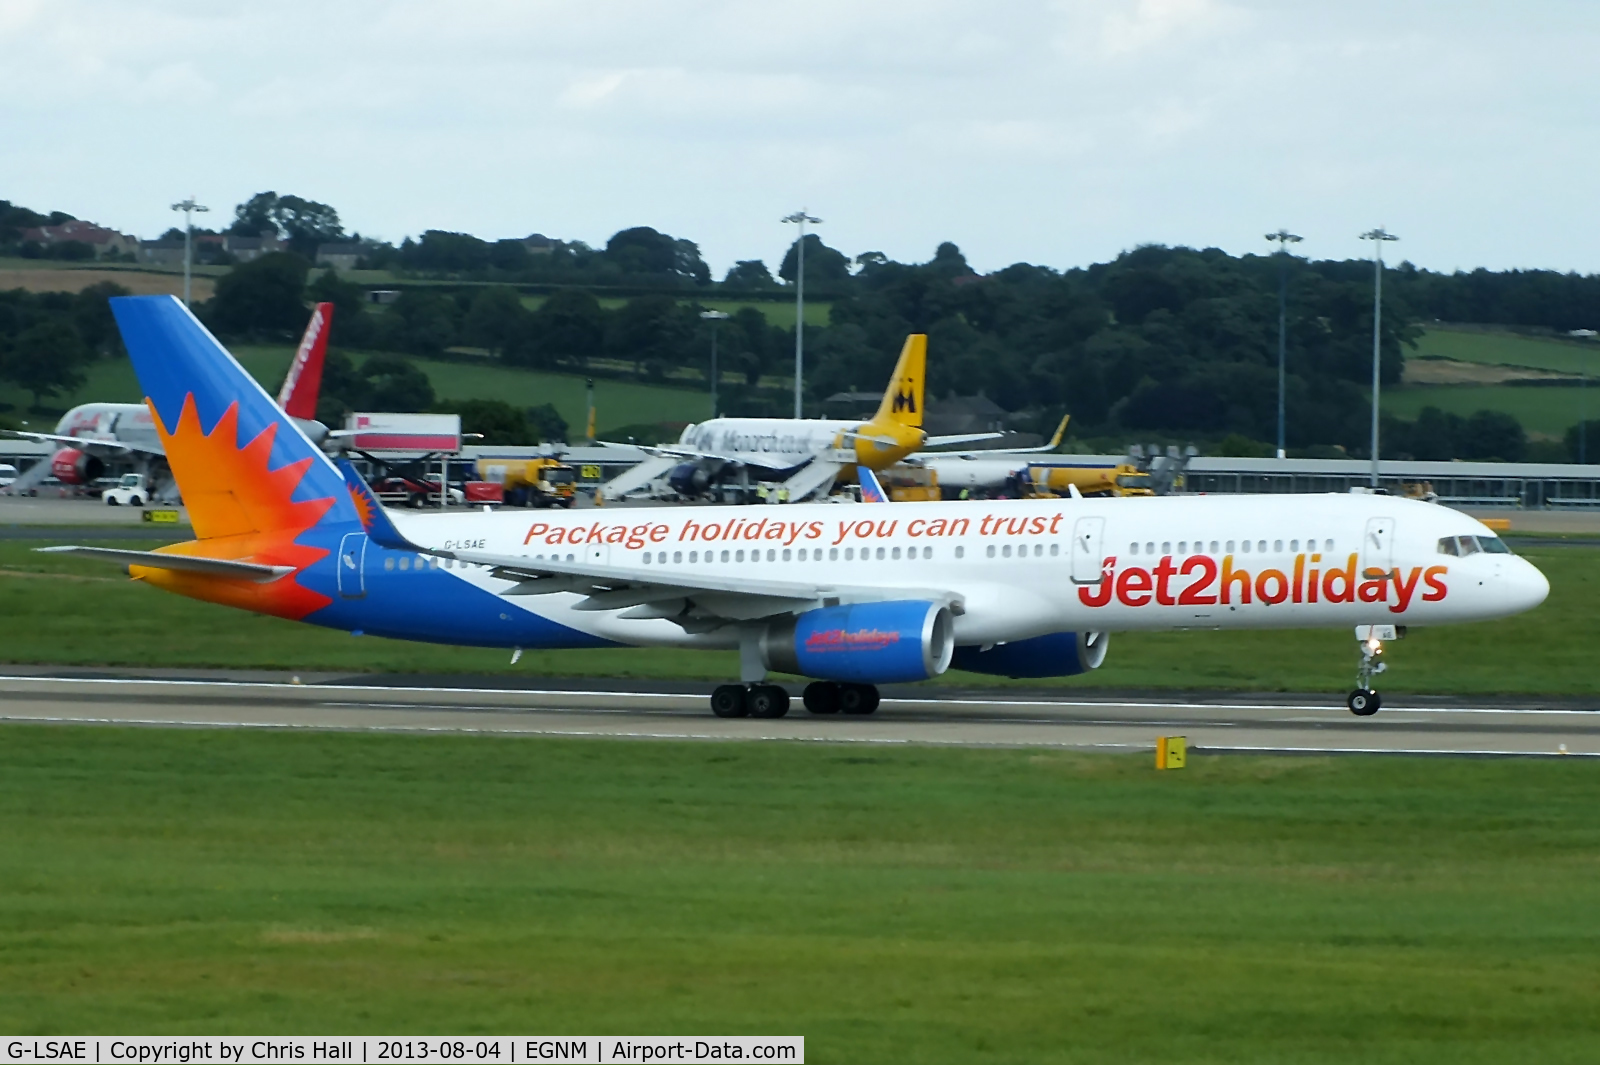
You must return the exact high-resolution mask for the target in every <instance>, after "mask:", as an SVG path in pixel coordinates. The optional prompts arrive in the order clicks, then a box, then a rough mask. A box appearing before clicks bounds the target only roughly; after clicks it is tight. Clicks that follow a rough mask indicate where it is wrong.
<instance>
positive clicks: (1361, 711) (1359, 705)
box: [1345, 625, 1405, 717]
mask: <svg viewBox="0 0 1600 1065" xmlns="http://www.w3.org/2000/svg"><path fill="white" fill-rule="evenodd" d="M1404 635H1405V629H1403V628H1400V627H1398V626H1395V625H1357V626H1356V639H1357V640H1359V641H1360V647H1361V664H1360V665H1359V666H1357V667H1356V689H1355V691H1353V692H1351V693H1350V694H1349V696H1347V697H1346V698H1345V705H1346V706H1348V707H1349V708H1350V712H1351V713H1352V714H1354V715H1356V716H1357V717H1371V716H1372V715H1373V714H1376V713H1377V712H1378V710H1379V709H1380V708H1381V707H1382V706H1383V698H1382V696H1380V695H1379V694H1378V693H1377V692H1375V691H1373V690H1372V678H1373V677H1376V676H1377V675H1378V674H1379V673H1382V672H1383V671H1384V670H1386V669H1388V668H1389V666H1388V664H1387V663H1386V662H1384V661H1383V641H1385V640H1398V639H1399V638H1400V637H1402V636H1404Z"/></svg>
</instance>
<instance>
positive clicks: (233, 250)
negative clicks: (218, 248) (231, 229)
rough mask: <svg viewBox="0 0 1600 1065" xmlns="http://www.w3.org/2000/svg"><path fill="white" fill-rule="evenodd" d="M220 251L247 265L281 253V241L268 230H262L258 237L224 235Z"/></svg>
mask: <svg viewBox="0 0 1600 1065" xmlns="http://www.w3.org/2000/svg"><path fill="white" fill-rule="evenodd" d="M222 250H223V251H225V252H227V253H228V254H229V255H231V256H233V257H234V258H235V259H237V260H239V261H240V262H242V263H247V262H250V261H251V260H252V259H259V258H261V257H262V256H263V255H271V254H272V253H273V252H275V251H282V250H283V241H281V240H279V239H278V234H276V233H274V232H273V231H272V230H270V229H263V230H262V231H261V235H260V236H259V237H240V236H235V235H234V234H232V233H226V234H223V237H222Z"/></svg>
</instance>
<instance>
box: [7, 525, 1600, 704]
mask: <svg viewBox="0 0 1600 1065" xmlns="http://www.w3.org/2000/svg"><path fill="white" fill-rule="evenodd" d="M83 536H84V537H86V538H87V537H92V536H93V533H92V531H91V530H88V529H85V530H84V532H83ZM47 542H49V541H31V542H30V541H16V540H13V541H0V617H4V618H6V619H7V622H8V623H7V625H6V638H5V640H4V641H3V642H0V661H7V662H13V663H28V664H37V663H52V664H60V665H75V666H87V665H108V666H110V665H115V666H167V667H179V666H215V667H233V668H241V669H300V670H330V671H349V672H392V673H440V674H443V673H467V674H486V673H498V674H508V675H515V676H526V677H530V678H531V677H537V676H554V677H623V678H660V679H672V680H724V679H727V678H728V677H731V676H735V675H736V674H737V672H738V667H737V661H736V656H735V655H734V654H733V653H732V652H726V653H724V652H695V653H683V652H679V651H672V650H664V649H648V648H647V649H637V648H633V649H610V650H608V649H593V650H570V651H536V650H535V651H526V652H524V654H523V656H522V661H521V662H520V663H519V664H518V665H516V666H514V667H513V666H512V665H510V662H509V659H510V655H509V653H508V652H506V651H501V650H492V649H484V648H469V647H445V646H440V645H435V644H425V643H408V642H403V641H398V640H385V639H381V638H378V637H371V636H363V637H360V638H356V637H352V636H349V635H346V634H344V633H341V632H331V631H329V630H327V629H321V628H317V627H315V626H312V625H305V624H300V623H296V622H290V621H283V620H280V619H278V618H268V617H261V616H258V615H254V614H247V613H244V612H241V611H235V610H229V609H227V608H224V607H220V606H216V605H213V604H210V603H201V602H196V601H194V600H190V599H183V598H180V597H178V596H174V595H170V594H167V593H165V592H161V591H157V590H156V589H153V588H147V587H143V586H141V585H140V584H138V583H137V582H134V581H130V580H128V579H127V578H125V577H122V576H121V575H119V574H118V572H117V570H116V569H115V567H113V566H110V565H108V564H106V563H98V562H94V561H91V560H87V559H77V558H71V557H62V556H52V555H41V554H38V553H36V552H34V551H33V550H31V548H33V547H36V546H44V545H45V544H46V543H47ZM55 542H69V541H65V540H63V541H55ZM70 542H90V541H88V540H76V539H75V540H72V541H70ZM157 542H158V541H151V542H150V543H149V544H141V543H139V542H138V541H126V540H119V541H117V542H116V544H115V545H114V546H118V547H126V548H131V549H134V550H140V549H147V548H148V547H150V546H155V544H156V543H157ZM1523 553H1524V554H1525V555H1526V557H1528V558H1529V559H1530V560H1532V561H1533V562H1534V563H1535V564H1536V565H1537V566H1539V567H1540V568H1541V569H1542V570H1543V571H1544V572H1545V574H1546V576H1548V577H1549V578H1550V584H1551V591H1550V598H1549V600H1548V601H1546V602H1545V603H1544V605H1543V606H1540V607H1539V608H1537V609H1536V610H1533V611H1531V612H1529V613H1526V614H1522V615H1519V616H1517V617H1514V618H1509V619H1507V620H1504V621H1495V622H1483V623H1480V624H1475V625H1457V626H1450V627H1447V628H1437V629H1413V630H1412V631H1411V633H1410V635H1409V636H1408V637H1407V638H1406V639H1405V640H1403V641H1400V642H1398V643H1395V644H1393V645H1392V646H1391V648H1390V649H1389V651H1388V653H1387V658H1388V661H1389V672H1388V673H1386V674H1384V678H1383V679H1384V687H1385V690H1388V691H1410V692H1427V693H1435V694H1467V693H1492V692H1506V693H1523V694H1530V693H1531V694H1552V695H1555V694H1560V695H1576V696H1592V695H1597V694H1600V673H1597V672H1596V671H1595V669H1594V668H1593V663H1592V658H1591V646H1592V644H1593V618H1594V603H1595V602H1596V601H1597V600H1600V549H1595V548H1586V547H1554V546H1553V547H1539V548H1529V549H1527V550H1526V551H1525V552H1523ZM107 619H114V621H112V622H108V621H107ZM91 631H92V632H95V633H97V636H96V638H94V639H85V638H84V637H83V634H84V633H85V632H91ZM1355 663H1356V648H1355V642H1354V640H1353V638H1352V636H1351V634H1350V632H1349V630H1345V629H1338V630H1322V629H1319V630H1304V631H1277V632H1208V631H1190V632H1170V633H1116V634H1114V635H1113V636H1112V640H1111V651H1110V655H1109V657H1108V658H1107V660H1106V664H1105V666H1104V667H1102V668H1101V669H1098V670H1095V671H1094V672H1093V673H1091V674H1089V675H1087V676H1080V677H1068V678H1061V679H1056V680H1044V681H1026V682H1024V681H1009V680H1005V679H1001V678H992V677H985V676H980V675H978V674H971V673H959V672H954V671H952V672H950V673H947V674H945V675H944V677H942V678H940V680H939V681H936V682H935V683H941V684H947V685H955V686H960V687H969V688H970V687H999V686H1034V687H1045V688H1058V689H1067V690H1073V689H1078V690H1082V689H1101V688H1111V689H1149V688H1170V689H1181V688H1202V689H1230V688H1231V689H1243V690H1250V691H1292V692H1318V691H1325V692H1328V693H1330V698H1331V699H1335V700H1336V698H1337V696H1338V695H1339V694H1342V693H1343V692H1344V691H1345V690H1346V689H1348V687H1349V686H1350V682H1351V680H1352V679H1353V677H1354V672H1355Z"/></svg>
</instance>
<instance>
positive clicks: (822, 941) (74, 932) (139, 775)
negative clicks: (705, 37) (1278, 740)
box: [0, 725, 1600, 1065]
mask: <svg viewBox="0 0 1600 1065" xmlns="http://www.w3.org/2000/svg"><path fill="white" fill-rule="evenodd" d="M0 727H3V728H4V737H5V743H4V744H3V745H0V878H3V880H4V882H5V884H6V890H5V892H4V893H0V1028H3V1029H4V1030H6V1031H8V1032H11V1033H14V1034H18V1035H22V1034H54V1033H61V1032H82V1031H88V1030H96V1029H98V1030H115V1031H119V1032H124V1033H129V1034H138V1033H151V1034H156V1033H182V1034H185V1035H201V1034H205V1033H211V1032H226V1033H238V1032H244V1031H249V1032H254V1033H261V1034H269V1033H277V1032H285V1033H299V1032H307V1031H323V1032H326V1031H339V1032H350V1033H352V1034H363V1033H382V1034H400V1033H408V1032H416V1033H429V1034H448V1033H453V1032H461V1033H464V1034H465V1033H473V1032H492V1031H510V1030H524V1031H533V1030H540V1031H555V1030H561V1031H591V1032H596V1031H598V1032H619V1033H620V1032H648V1033H651V1034H667V1033H677V1034H707V1033H728V1034H740V1033H750V1034H799V1035H804V1036H805V1037H806V1039H807V1050H808V1052H809V1055H810V1060H813V1061H841V1062H858V1061H916V1062H962V1063H966V1062H1007V1063H1010V1062H1079V1063H1082V1062H1117V1063H1123V1062H1158V1061H1162V1062H1165V1061H1224V1060H1226V1061H1229V1062H1258V1061H1259V1062H1274V1063H1275V1062H1284V1061H1294V1062H1301V1063H1320V1062H1329V1063H1333V1062H1340V1063H1342V1062H1348V1061H1355V1060H1359V1061H1362V1062H1379V1063H1385V1062H1394V1063H1401V1062H1403V1063H1406V1065H1414V1063H1426V1062H1448V1063H1452V1065H1454V1063H1459V1062H1487V1061H1540V1062H1578V1061H1588V1060H1592V1059H1593V1057H1594V1055H1595V1052H1596V1049H1597V1047H1600V961H1597V959H1600V933H1597V931H1596V924H1595V922H1594V919H1593V901H1594V879H1593V878H1594V864H1595V861H1596V858H1597V855H1600V827H1597V825H1596V823H1595V819H1594V817H1593V811H1594V809H1595V806H1596V804H1597V802H1600V778H1597V777H1596V775H1595V773H1594V771H1593V770H1594V767H1593V765H1591V764H1589V763H1587V762H1586V761H1582V760H1579V759H1575V758H1574V759H1547V760H1532V759H1499V760H1495V759H1487V760H1486V759H1442V758H1441V759H1417V758H1406V757H1332V758H1329V757H1320V758H1311V757H1299V758H1296V757H1250V756H1229V757H1204V756H1197V757H1195V758H1193V759H1192V760H1191V762H1190V765H1189V768H1188V769H1186V770H1185V771H1184V772H1182V773H1167V774H1157V773H1155V772H1154V771H1153V770H1152V768H1151V767H1150V765H1149V760H1148V757H1147V756H1135V755H1108V754H1076V753H1065V752H1048V753H1045V752H1037V751H1006V750H987V751H986V750H936V749H882V748H878V749H873V750H872V751H871V752H870V753H867V752H863V751H860V750H857V749H852V748H846V747H838V746H831V745H800V744H679V743H663V742H628V741H605V740H555V739H531V738H529V739H523V738H519V739H510V740H507V739H489V738H482V737H459V736H379V735H362V734H338V733H332V734H328V733H324V734H296V735H285V734H272V733H262V732H255V733H250V732H222V731H200V730H178V729H173V730H154V729H150V730H127V729H110V728H82V727H58V726H24V725H5V726H0ZM1509 797H1514V802H1512V801H1508V798H1509Z"/></svg>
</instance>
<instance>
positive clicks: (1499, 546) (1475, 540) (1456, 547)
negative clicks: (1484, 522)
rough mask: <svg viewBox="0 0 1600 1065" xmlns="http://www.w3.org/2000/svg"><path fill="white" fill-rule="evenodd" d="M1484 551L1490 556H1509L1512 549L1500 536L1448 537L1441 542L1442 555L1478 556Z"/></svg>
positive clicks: (1440, 551)
mask: <svg viewBox="0 0 1600 1065" xmlns="http://www.w3.org/2000/svg"><path fill="white" fill-rule="evenodd" d="M1479 551H1482V552H1484V553H1486V554H1490V555H1509V554H1511V548H1509V547H1507V546H1506V542H1505V541H1504V540H1502V539H1500V537H1498V536H1446V537H1444V538H1443V539H1441V540H1440V541H1439V553H1440V554H1441V555H1455V556H1457V557H1460V556H1463V555H1476V554H1477V553H1478V552H1479Z"/></svg>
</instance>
